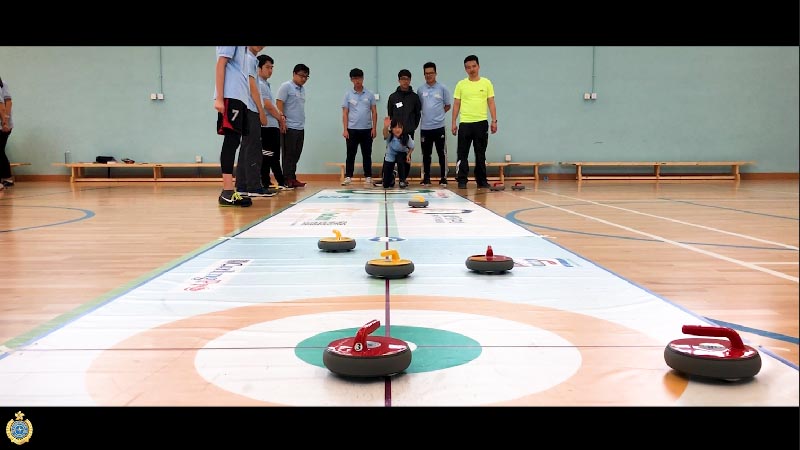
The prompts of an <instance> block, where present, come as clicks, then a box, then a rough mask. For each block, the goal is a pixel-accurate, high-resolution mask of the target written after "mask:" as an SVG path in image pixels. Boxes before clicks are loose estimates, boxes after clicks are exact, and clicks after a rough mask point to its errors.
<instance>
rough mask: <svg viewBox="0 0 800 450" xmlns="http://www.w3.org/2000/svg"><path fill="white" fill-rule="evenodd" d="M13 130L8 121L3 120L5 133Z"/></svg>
mask: <svg viewBox="0 0 800 450" xmlns="http://www.w3.org/2000/svg"><path fill="white" fill-rule="evenodd" d="M9 131H11V127H9V126H8V121H5V122H3V133H8V132H9Z"/></svg>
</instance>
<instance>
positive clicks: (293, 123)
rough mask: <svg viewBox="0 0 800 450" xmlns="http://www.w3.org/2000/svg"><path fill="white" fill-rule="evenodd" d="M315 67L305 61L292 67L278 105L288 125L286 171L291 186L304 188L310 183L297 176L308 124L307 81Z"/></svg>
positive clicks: (288, 184)
mask: <svg viewBox="0 0 800 450" xmlns="http://www.w3.org/2000/svg"><path fill="white" fill-rule="evenodd" d="M310 75H311V69H309V68H308V66H307V65H305V64H302V63H301V64H297V65H295V66H294V69H293V70H292V79H291V80H289V81H286V82H284V83H283V84H282V85H281V87H279V88H278V94H277V95H276V96H275V100H276V102H275V103H276V105H277V106H278V110H280V112H281V114H283V115H285V116H286V126H285V127H284V128H283V129H282V130H281V132H282V133H283V135H282V139H281V141H282V145H281V147H282V148H283V153H282V154H281V158H283V160H282V162H283V174H284V176H285V177H286V186H287V187H294V188H298V187H304V186H305V185H306V183H303V182H302V181H300V180H298V179H297V163H298V161H300V155H301V154H302V153H303V141H304V140H305V127H306V89H305V84H306V83H307V82H308V77H309V76H310Z"/></svg>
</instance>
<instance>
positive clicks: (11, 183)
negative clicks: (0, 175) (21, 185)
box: [3, 180, 14, 187]
mask: <svg viewBox="0 0 800 450" xmlns="http://www.w3.org/2000/svg"><path fill="white" fill-rule="evenodd" d="M3 186H4V187H11V186H14V182H13V181H11V180H3Z"/></svg>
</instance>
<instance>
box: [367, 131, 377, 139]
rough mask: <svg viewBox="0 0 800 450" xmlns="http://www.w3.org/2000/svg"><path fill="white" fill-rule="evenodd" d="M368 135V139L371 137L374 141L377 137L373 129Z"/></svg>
mask: <svg viewBox="0 0 800 450" xmlns="http://www.w3.org/2000/svg"><path fill="white" fill-rule="evenodd" d="M369 135H370V137H372V139H375V137H376V136H377V135H378V132H377V131H376V130H375V128H373V129H372V130H371V131H370V132H369Z"/></svg>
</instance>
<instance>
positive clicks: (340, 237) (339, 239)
mask: <svg viewBox="0 0 800 450" xmlns="http://www.w3.org/2000/svg"><path fill="white" fill-rule="evenodd" d="M333 234H335V235H336V240H337V241H341V240H342V233H341V231H339V230H333Z"/></svg>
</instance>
